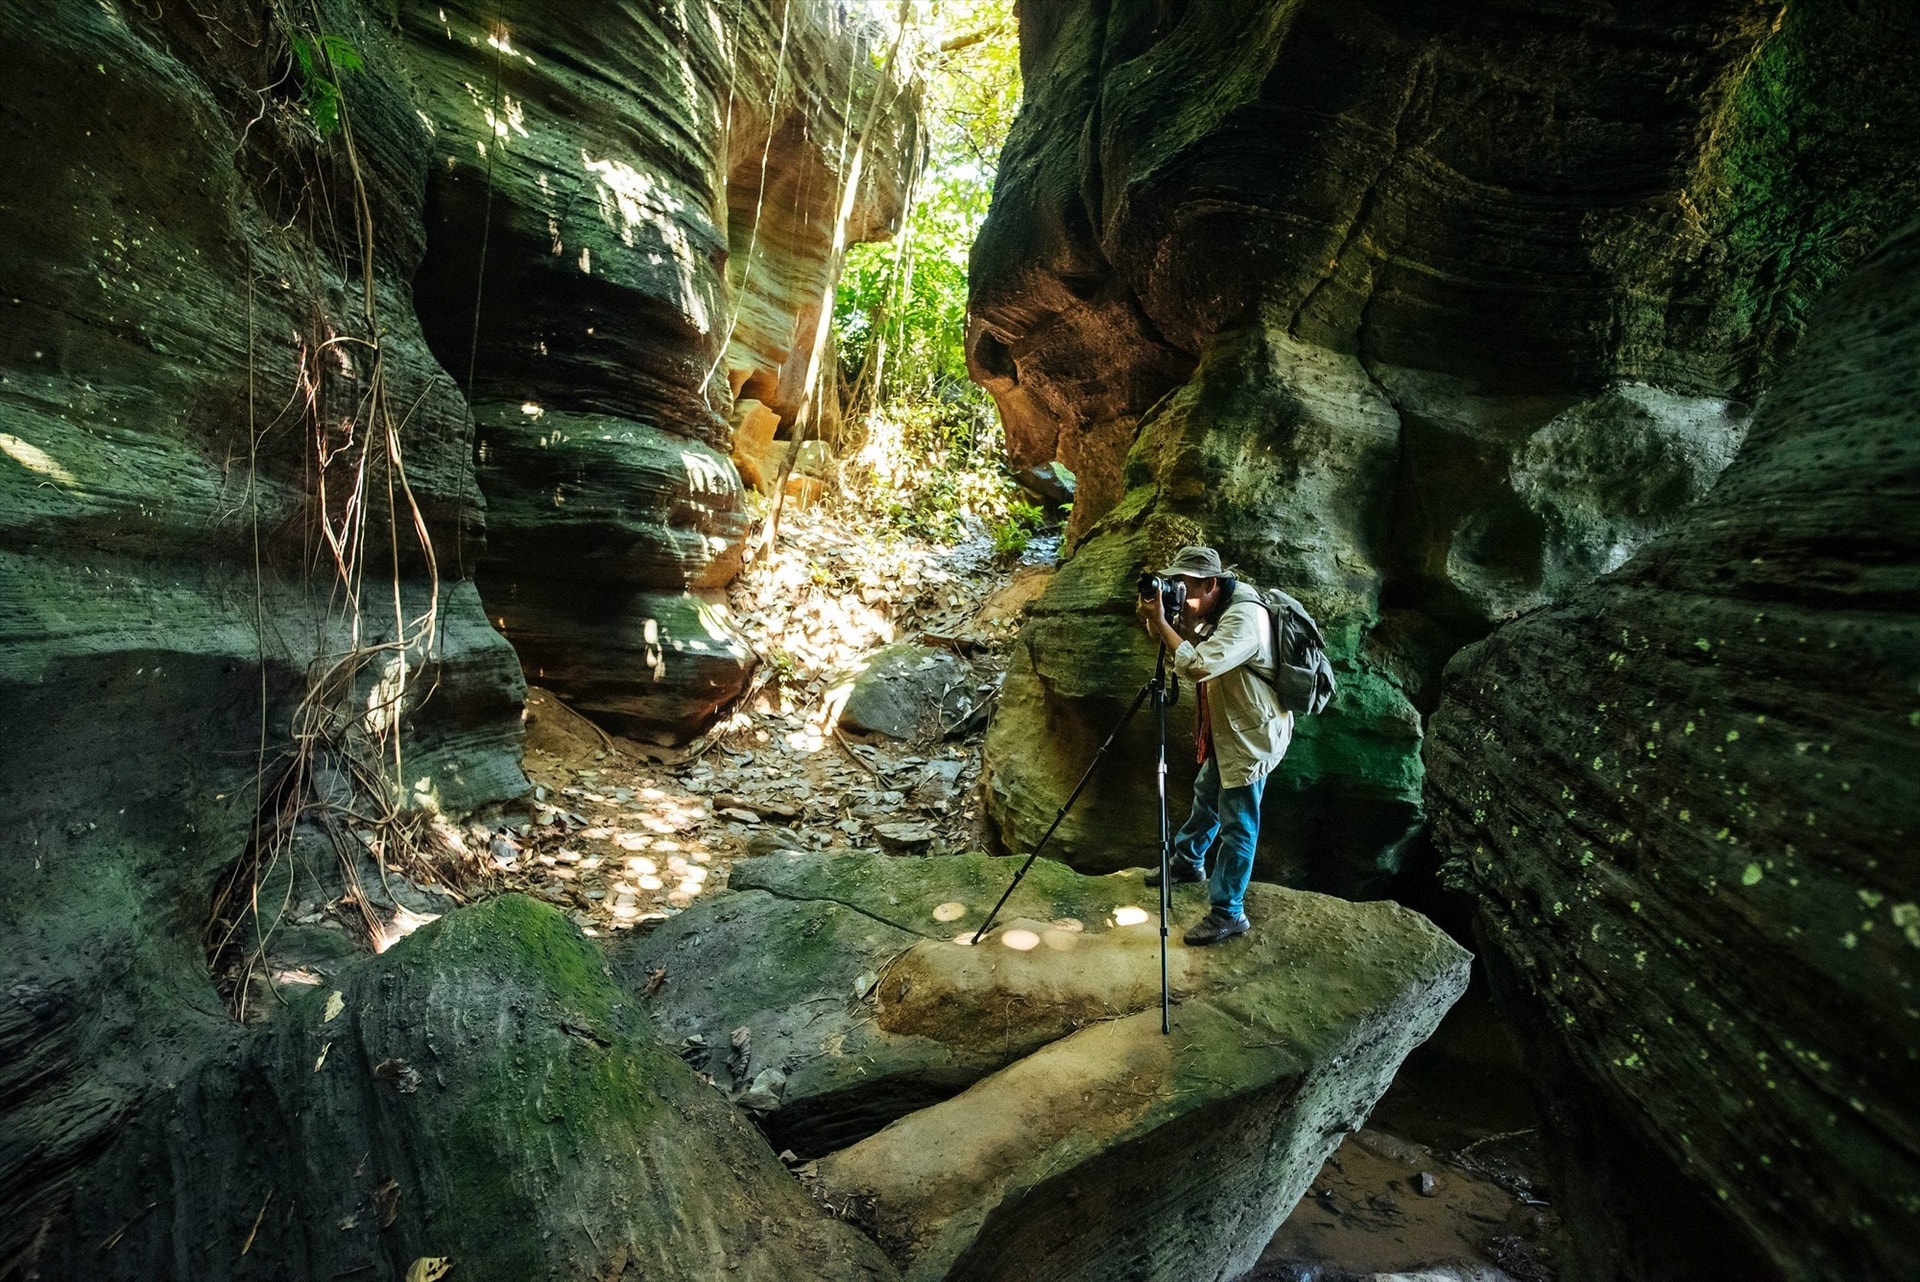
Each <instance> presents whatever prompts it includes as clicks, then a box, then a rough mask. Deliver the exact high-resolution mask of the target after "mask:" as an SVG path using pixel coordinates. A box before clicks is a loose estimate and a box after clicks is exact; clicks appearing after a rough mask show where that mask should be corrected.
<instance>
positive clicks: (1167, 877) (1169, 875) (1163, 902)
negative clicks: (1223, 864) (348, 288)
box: [1153, 646, 1173, 1035]
mask: <svg viewBox="0 0 1920 1282" xmlns="http://www.w3.org/2000/svg"><path fill="white" fill-rule="evenodd" d="M1166 667H1167V651H1166V647H1164V646H1162V647H1161V649H1160V664H1159V667H1158V668H1157V669H1156V670H1155V672H1154V679H1153V704H1154V712H1155V714H1156V717H1155V720H1156V721H1158V723H1159V730H1160V763H1159V766H1158V768H1157V769H1156V771H1155V774H1156V777H1157V778H1158V780H1159V785H1160V1032H1161V1033H1162V1035H1167V1034H1171V1033H1172V1032H1173V1012H1172V1006H1173V1000H1172V994H1171V992H1170V991H1169V989H1168V986H1167V916H1168V914H1169V911H1170V910H1171V908H1172V900H1173V829H1172V827H1171V820H1170V818H1169V816H1168V814H1167V686H1166Z"/></svg>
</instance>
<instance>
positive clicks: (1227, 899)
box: [1173, 760, 1267, 917]
mask: <svg viewBox="0 0 1920 1282" xmlns="http://www.w3.org/2000/svg"><path fill="white" fill-rule="evenodd" d="M1266 786H1267V781H1266V779H1265V777H1262V778H1259V779H1255V780H1254V781H1253V782H1252V783H1250V784H1248V785H1247V786H1246V787H1244V788H1222V787H1221V786H1220V771H1219V770H1218V769H1217V768H1216V767H1215V766H1214V764H1213V762H1212V760H1208V761H1207V763H1206V764H1205V765H1203V766H1201V767H1200V775H1199V777H1198V778H1196V779H1195V780H1194V781H1193V809H1192V810H1191V811H1189V812H1188V814H1187V822H1186V823H1184V824H1182V825H1181V826H1180V831H1179V832H1178V833H1176V834H1175V835H1174V838H1173V857H1174V858H1175V859H1176V860H1179V859H1184V860H1186V862H1187V863H1189V864H1191V865H1193V866H1194V867H1195V868H1200V869H1204V868H1206V866H1207V850H1208V847H1210V846H1212V845H1213V844H1214V840H1213V839H1214V837H1215V836H1216V835H1217V836H1218V837H1219V838H1220V844H1219V849H1217V850H1215V851H1214V860H1213V876H1212V877H1210V878H1209V879H1208V882H1207V897H1208V898H1209V899H1210V900H1212V902H1213V906H1214V907H1215V908H1217V909H1219V910H1220V911H1222V912H1226V913H1231V914H1232V915H1233V916H1235V917H1239V916H1243V915H1244V914H1245V912H1246V900H1247V883H1248V882H1250V881H1252V880H1253V848H1254V845H1255V844H1256V843H1257V842H1258V841H1259V840H1260V794H1261V793H1262V792H1263V791H1265V789H1266Z"/></svg>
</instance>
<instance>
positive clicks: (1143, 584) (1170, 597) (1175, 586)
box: [1139, 574, 1187, 621]
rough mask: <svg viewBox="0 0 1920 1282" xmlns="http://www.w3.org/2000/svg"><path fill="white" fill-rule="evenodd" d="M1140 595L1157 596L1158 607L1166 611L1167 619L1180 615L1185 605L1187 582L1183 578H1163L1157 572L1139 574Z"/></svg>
mask: <svg viewBox="0 0 1920 1282" xmlns="http://www.w3.org/2000/svg"><path fill="white" fill-rule="evenodd" d="M1139 586H1140V595H1141V596H1142V597H1150V596H1157V597H1159V598H1160V608H1161V609H1162V610H1164V611H1165V612H1166V615H1167V618H1168V620H1169V621H1171V620H1173V619H1177V618H1179V617H1180V611H1181V610H1183V609H1185V608H1186V605H1187V583H1186V580H1185V579H1163V578H1161V577H1160V576H1159V575H1157V574H1142V575H1141V576H1140V585H1139Z"/></svg>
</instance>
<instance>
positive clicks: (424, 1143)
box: [56, 896, 894, 1282]
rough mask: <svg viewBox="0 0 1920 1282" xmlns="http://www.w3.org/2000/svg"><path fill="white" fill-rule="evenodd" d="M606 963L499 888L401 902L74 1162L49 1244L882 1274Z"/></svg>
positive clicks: (187, 1257) (304, 1262) (149, 1256)
mask: <svg viewBox="0 0 1920 1282" xmlns="http://www.w3.org/2000/svg"><path fill="white" fill-rule="evenodd" d="M605 971H606V963H605V960H604V957H603V955H602V954H601V952H600V950H599V949H598V948H597V947H596V946H595V945H594V944H593V943H592V942H591V941H589V940H587V939H585V938H583V937H582V936H581V935H580V933H579V931H578V930H577V929H575V928H574V926H573V925H572V924H571V923H569V922H568V921H567V920H566V919H565V918H563V917H562V916H561V915H560V914H559V913H558V912H557V911H555V910H554V909H552V908H549V907H547V906H545V905H542V904H538V903H536V902H534V901H533V900H530V899H525V898H522V897H520V896H505V897H502V898H499V899H495V900H492V901H490V902H488V903H486V904H484V905H482V906H480V907H477V908H471V909H464V910H460V911H458V912H455V913H453V914H452V915H450V916H449V917H447V918H445V919H444V920H442V921H439V922H435V923H433V924H430V925H427V926H424V927H422V928H421V929H420V930H419V931H418V932H417V933H416V934H415V935H413V936H412V937H411V938H408V939H406V940H404V941H402V942H401V943H399V944H397V945H396V946H395V947H394V948H393V949H392V950H390V951H389V952H388V953H387V954H386V955H385V956H382V957H380V958H377V959H372V960H368V961H366V962H364V963H362V964H361V965H359V966H358V967H356V968H354V969H353V970H351V971H349V972H347V973H346V974H344V975H342V976H341V977H340V980H339V986H338V987H337V988H336V987H333V986H331V985H329V986H327V988H325V989H322V990H314V991H310V992H308V993H306V994H304V995H302V996H301V997H300V998H299V999H298V1001H297V1002H296V1004H295V1005H294V1007H293V1008H292V1009H290V1010H289V1011H287V1012H286V1014H285V1016H284V1017H283V1018H281V1019H278V1020H276V1021H275V1023H274V1025H273V1026H272V1027H271V1028H269V1029H265V1030H261V1031H258V1032H256V1033H253V1034H251V1035H248V1036H244V1037H236V1038H235V1039H234V1041H233V1044H232V1046H231V1048H230V1050H229V1052H228V1053H227V1054H225V1055H223V1056H220V1057H216V1058H214V1059H212V1060H210V1061H208V1062H206V1063H204V1064H202V1065H201V1066H200V1067H198V1068H196V1069H195V1070H194V1071H193V1072H191V1073H189V1074H187V1075H186V1076H185V1077H184V1078H183V1079H182V1080H180V1081H178V1082H175V1083H169V1088H168V1091H167V1096H166V1102H165V1104H163V1105H162V1106H161V1107H159V1108H156V1109H154V1110H152V1111H151V1112H150V1113H149V1114H148V1115H147V1116H146V1117H145V1118H144V1119H143V1121H142V1122H141V1123H140V1124H139V1125H138V1126H136V1127H134V1128H132V1129H131V1131H130V1132H129V1133H128V1134H126V1135H125V1136H123V1137H122V1138H121V1139H120V1141H119V1142H118V1143H117V1144H116V1145H115V1147H114V1148H113V1149H112V1150H111V1151H110V1152H109V1154H108V1155H107V1160H106V1161H105V1162H104V1163H102V1165H101V1166H100V1167H99V1168H97V1169H96V1170H95V1171H93V1172H92V1173H91V1174H89V1175H88V1177H87V1178H86V1179H85V1181H84V1182H83V1184H82V1186H81V1189H80V1191H79V1195H78V1196H77V1197H76V1199H75V1208H76V1209H75V1214H74V1217H73V1219H72V1221H71V1223H70V1226H68V1227H67V1229H66V1230H65V1231H64V1232H62V1233H61V1234H60V1236H59V1238H58V1239H57V1242H56V1249H57V1250H58V1253H59V1254H60V1255H62V1256H64V1257H65V1258H64V1260H63V1263H65V1264H66V1265H67V1266H69V1267H70V1268H71V1269H72V1270H73V1271H74V1275H75V1276H86V1277H97V1278H158V1277H181V1278H186V1277H225V1276H234V1275H240V1274H245V1273H248V1272H251V1271H254V1270H258V1271H260V1272H262V1273H263V1274H270V1275H272V1276H277V1277H289V1278H302V1279H305V1278H314V1279H326V1278H334V1277H340V1276H343V1275H346V1274H350V1273H354V1272H359V1271H369V1272H372V1273H375V1274H377V1275H379V1276H382V1277H395V1278H397V1277H403V1276H405V1275H406V1274H407V1272H408V1270H409V1268H410V1267H412V1266H413V1265H414V1262H415V1261H417V1260H420V1259H438V1260H443V1261H445V1262H446V1263H448V1264H450V1265H451V1266H452V1268H453V1269H454V1270H457V1271H458V1272H463V1273H468V1274H470V1275H472V1276H474V1277H488V1278H493V1277H520V1278H528V1277H571V1278H580V1277H621V1276H631V1275H633V1274H635V1273H638V1272H644V1273H645V1274H646V1276H648V1277H661V1278H710V1277H713V1276H715V1275H719V1274H724V1275H726V1276H736V1275H737V1276H741V1277H751V1278H764V1279H776V1278H794V1277H801V1278H820V1279H827V1278H834V1279H839V1278H864V1279H875V1280H876V1282H877V1280H878V1279H884V1278H890V1277H892V1276H894V1271H893V1269H892V1268H891V1266H890V1265H889V1264H888V1263H887V1261H886V1259H885V1258H884V1257H883V1256H882V1255H881V1254H880V1252H879V1251H878V1250H877V1249H875V1247H874V1246H873V1244H872V1243H871V1242H869V1241H867V1240H866V1239H865V1238H863V1237H862V1236H861V1235H860V1234H859V1233H857V1232H855V1231H854V1230H853V1229H851V1228H849V1227H847V1226H845V1225H842V1224H839V1223H836V1222H834V1221H833V1220H831V1219H829V1218H828V1217H827V1216H826V1215H825V1214H824V1213H823V1212H822V1211H821V1210H820V1208H819V1207H817V1206H816V1205H815V1204H813V1203H812V1202H811V1201H810V1200H809V1199H808V1198H807V1196H806V1194H805V1192H804V1191H803V1190H802V1189H801V1187H800V1185H799V1184H798V1183H797V1182H796V1181H795V1180H794V1178H793V1177H792V1175H791V1174H789V1173H788V1172H787V1171H786V1170H785V1168H783V1167H782V1166H781V1165H780V1162H779V1161H778V1159H777V1158H775V1156H774V1154H773V1151H772V1150H771V1149H769V1148H768V1147H767V1143H766V1141H765V1140H764V1139H762V1138H761V1136H760V1135H759V1134H758V1133H757V1132H755V1131H754V1129H753V1128H752V1127H751V1126H750V1125H748V1124H747V1123H746V1122H745V1121H744V1120H743V1119H742V1118H741V1117H740V1115H739V1114H738V1113H737V1112H735V1111H734V1110H733V1109H731V1108H729V1107H727V1106H726V1104H725V1103H724V1102H723V1101H722V1100H720V1099H719V1098H718V1097H717V1096H716V1095H714V1093H713V1092H712V1091H711V1090H709V1089H708V1088H707V1087H706V1086H705V1085H704V1084H702V1083H701V1082H699V1081H698V1080H697V1079H696V1078H695V1077H694V1075H693V1072H692V1070H691V1069H689V1068H687V1067H686V1066H685V1065H684V1064H682V1063H680V1062H679V1061H678V1060H677V1059H675V1058H674V1057H673V1056H672V1055H671V1054H670V1053H668V1052H667V1051H666V1050H665V1049H663V1048H662V1047H661V1046H660V1045H659V1044H658V1043H657V1042H656V1041H655V1040H654V1038H653V1036H652V1033H651V1031H650V1030H649V1029H648V1027H647V1024H646V1019H645V1017H644V1016H643V1015H642V1014H641V1013H640V1012H639V1011H638V1009H636V1007H635V1006H634V1004H633V1002H632V1001H631V1000H630V999H629V998H627V997H625V996H623V995H622V994H621V993H620V992H619V990H618V989H617V988H616V987H615V986H614V984H613V983H612V981H611V980H610V979H609V978H608V977H607V975H606V973H605ZM156 1201H160V1202H163V1203H164V1208H165V1209H164V1210H162V1211H160V1212H159V1213H143V1211H142V1208H151V1207H152V1206H153V1204H154V1203H155V1202H156ZM262 1208H265V1210H264V1211H263V1210H262Z"/></svg>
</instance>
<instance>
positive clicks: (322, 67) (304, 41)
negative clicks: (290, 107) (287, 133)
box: [291, 31, 366, 138]
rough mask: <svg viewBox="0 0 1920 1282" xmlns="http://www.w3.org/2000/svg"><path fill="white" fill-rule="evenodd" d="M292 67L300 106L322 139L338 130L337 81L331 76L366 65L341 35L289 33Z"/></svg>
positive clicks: (338, 86) (359, 68) (338, 87)
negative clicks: (298, 84)
mask: <svg viewBox="0 0 1920 1282" xmlns="http://www.w3.org/2000/svg"><path fill="white" fill-rule="evenodd" d="M291 43H292V46H293V68H294V72H295V73H296V74H297V75H298V77H299V79H300V104H301V105H302V106H303V107H305V108H306V109H307V114H308V115H309V116H311V117H313V127H314V129H315V131H316V132H318V133H319V135H320V136H321V137H322V138H326V137H328V136H330V135H331V134H332V133H333V132H334V131H335V130H337V129H339V128H340V82H339V81H338V80H336V79H335V78H334V77H336V76H340V75H344V74H346V73H347V72H349V71H359V70H361V69H362V68H364V67H365V66H366V63H364V62H363V61H361V58H360V55H359V53H358V52H356V51H355V49H354V47H353V45H351V44H350V43H348V41H347V40H346V38H345V37H343V36H328V35H313V34H310V33H308V32H305V31H296V32H294V33H293V39H292V42H291Z"/></svg>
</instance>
